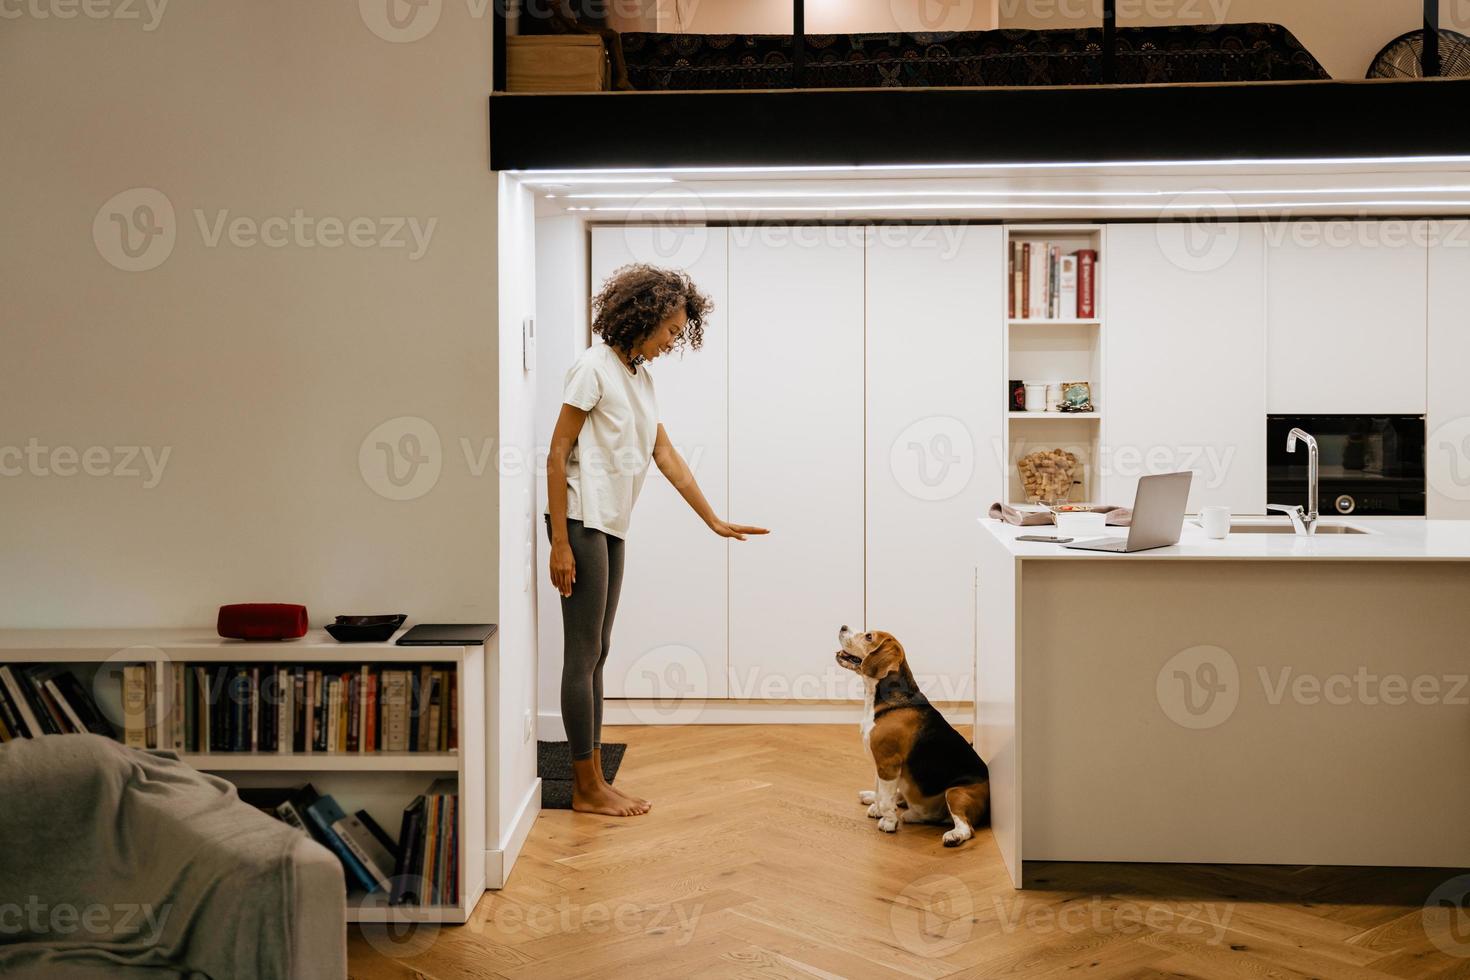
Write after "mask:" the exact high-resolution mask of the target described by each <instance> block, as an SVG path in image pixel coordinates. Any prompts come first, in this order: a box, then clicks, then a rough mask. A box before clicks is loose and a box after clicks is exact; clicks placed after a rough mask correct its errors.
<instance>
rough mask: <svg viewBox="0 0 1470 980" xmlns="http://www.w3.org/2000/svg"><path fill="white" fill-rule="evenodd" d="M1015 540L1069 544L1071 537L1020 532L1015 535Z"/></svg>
mask: <svg viewBox="0 0 1470 980" xmlns="http://www.w3.org/2000/svg"><path fill="white" fill-rule="evenodd" d="M1016 540H1017V541H1035V542H1037V543H1038V544H1071V543H1072V541H1073V540H1074V539H1072V538H1058V537H1056V536H1054V535H1051V534H1022V535H1018V536H1017V537H1016Z"/></svg>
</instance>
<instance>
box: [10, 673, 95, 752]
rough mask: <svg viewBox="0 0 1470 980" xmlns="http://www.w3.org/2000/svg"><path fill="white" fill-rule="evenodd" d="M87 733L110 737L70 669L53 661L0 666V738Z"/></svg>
mask: <svg viewBox="0 0 1470 980" xmlns="http://www.w3.org/2000/svg"><path fill="white" fill-rule="evenodd" d="M87 733H90V734H93V735H103V736H106V737H108V738H112V737H114V734H113V730H112V726H111V725H110V724H108V723H107V719H106V718H105V717H104V716H103V714H102V712H101V710H100V709H99V708H98V707H97V702H96V700H95V699H94V698H93V697H92V692H91V691H89V690H88V689H87V687H86V685H84V684H83V683H82V682H81V681H79V680H78V679H77V678H76V676H75V675H73V674H72V673H71V671H69V670H67V669H66V668H65V667H62V666H60V665H57V664H32V665H21V664H7V665H5V666H3V667H0V741H7V742H8V741H10V740H11V739H13V738H34V737H37V736H41V735H71V734H87Z"/></svg>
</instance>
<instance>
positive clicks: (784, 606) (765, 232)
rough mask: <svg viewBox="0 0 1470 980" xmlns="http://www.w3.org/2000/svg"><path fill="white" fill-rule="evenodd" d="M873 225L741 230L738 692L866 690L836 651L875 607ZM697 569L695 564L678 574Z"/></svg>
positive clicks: (734, 411)
mask: <svg viewBox="0 0 1470 980" xmlns="http://www.w3.org/2000/svg"><path fill="white" fill-rule="evenodd" d="M863 254H864V247H863V232H862V230H861V229H857V228H820V227H799V226H798V227H785V228H738V227H737V228H732V229H731V230H730V299H729V305H728V317H729V323H730V509H729V518H730V519H731V520H733V521H737V522H740V523H745V524H762V525H764V526H766V527H769V528H770V529H771V533H770V535H768V536H766V537H761V538H752V539H750V540H748V541H744V542H731V544H730V549H729V554H730V696H731V697H737V698H768V699H780V700H786V699H798V700H811V699H823V698H834V697H850V696H854V695H857V694H860V691H861V686H860V685H858V684H855V676H854V675H853V674H851V673H850V672H848V671H845V670H843V669H842V668H840V667H838V666H837V665H836V663H835V662H834V660H833V657H832V655H833V652H834V651H835V650H836V649H837V628H838V627H839V626H841V625H843V624H844V623H847V624H856V623H859V622H861V621H862V619H863V481H864V466H863V442H864V440H863V387H864V377H863ZM675 574H678V575H682V574H685V573H684V571H683V570H682V569H677V570H671V571H670V573H669V575H670V576H672V575H675Z"/></svg>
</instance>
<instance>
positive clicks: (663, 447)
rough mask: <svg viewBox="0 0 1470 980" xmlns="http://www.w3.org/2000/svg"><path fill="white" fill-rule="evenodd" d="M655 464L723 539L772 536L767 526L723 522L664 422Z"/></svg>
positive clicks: (655, 449)
mask: <svg viewBox="0 0 1470 980" xmlns="http://www.w3.org/2000/svg"><path fill="white" fill-rule="evenodd" d="M653 461H654V462H655V463H657V464H658V470H659V472H660V473H662V474H663V475H664V476H665V477H667V478H668V481H669V482H670V483H672V484H673V485H674V489H675V490H677V491H679V496H681V497H683V498H684V501H685V503H687V504H688V505H689V506H690V507H692V508H694V513H696V514H698V515H699V518H700V520H702V521H704V522H705V523H706V524H708V525H709V529H710V530H711V531H713V532H715V533H716V534H718V535H719V536H720V537H722V538H735V539H737V540H739V541H744V540H745V536H746V535H747V534H769V533H770V532H769V531H767V530H766V529H765V528H763V527H750V526H748V525H745V524H731V523H730V522H729V521H724V520H721V519H720V518H719V517H718V516H717V515H716V514H715V511H714V508H713V507H711V506H710V505H709V501H708V500H705V499H704V491H702V490H700V489H699V484H698V483H697V482H695V479H694V471H693V470H691V469H690V468H689V464H688V463H685V462H684V457H683V456H680V455H679V450H677V449H675V448H674V444H673V443H672V442H670V441H669V434H668V433H667V432H665V431H664V427H663V423H659V427H658V435H657V436H656V437H655V438H654V440H653Z"/></svg>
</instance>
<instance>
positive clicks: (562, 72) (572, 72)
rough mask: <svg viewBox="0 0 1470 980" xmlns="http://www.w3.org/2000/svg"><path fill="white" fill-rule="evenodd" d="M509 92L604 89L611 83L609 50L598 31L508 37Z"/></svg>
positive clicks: (507, 75)
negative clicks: (603, 44) (596, 32)
mask: <svg viewBox="0 0 1470 980" xmlns="http://www.w3.org/2000/svg"><path fill="white" fill-rule="evenodd" d="M505 46H506V52H505V57H506V61H505V87H506V90H507V91H510V92H601V91H605V90H607V89H608V88H609V87H610V86H609V82H608V79H609V71H608V62H607V51H606V50H605V49H604V48H603V46H602V38H601V37H599V36H598V35H596V34H545V35H542V34H535V35H526V36H522V37H508V38H506V39H505Z"/></svg>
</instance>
